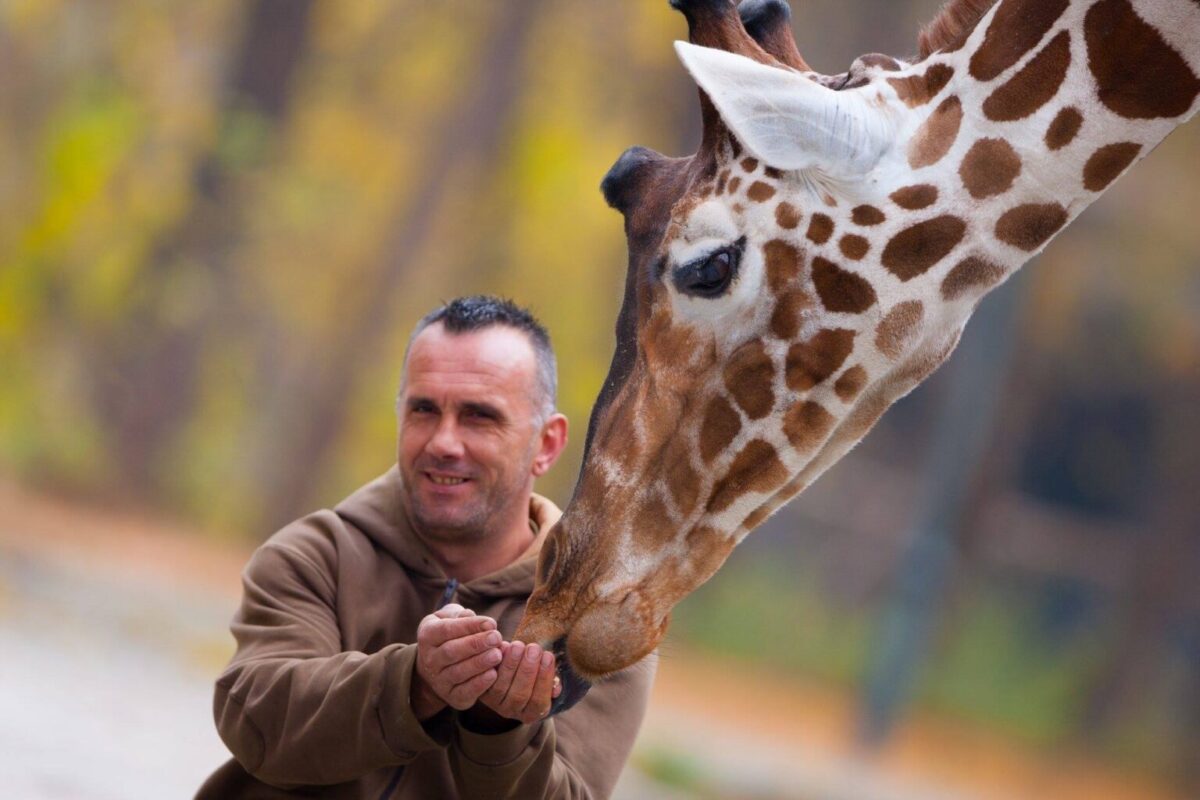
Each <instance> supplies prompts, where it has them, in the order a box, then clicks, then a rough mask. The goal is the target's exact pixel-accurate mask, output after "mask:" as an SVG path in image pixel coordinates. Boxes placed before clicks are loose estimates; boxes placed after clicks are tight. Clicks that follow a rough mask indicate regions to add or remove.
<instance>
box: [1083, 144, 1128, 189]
mask: <svg viewBox="0 0 1200 800" xmlns="http://www.w3.org/2000/svg"><path fill="white" fill-rule="evenodd" d="M1141 152H1142V146H1141V145H1140V144H1134V143H1133V142H1119V143H1117V144H1109V145H1105V146H1104V147H1101V148H1100V149H1099V150H1097V151H1096V152H1095V153H1092V157H1091V158H1089V159H1088V161H1087V164H1085V165H1084V167H1083V188H1085V189H1087V190H1088V191H1089V192H1103V191H1104V190H1105V189H1107V188H1108V186H1109V184H1111V183H1112V182H1113V181H1115V180H1116V179H1117V178H1118V177H1119V176H1120V174H1121V173H1122V172H1124V171H1125V170H1126V168H1128V167H1129V165H1130V164H1132V163H1133V162H1134V160H1135V159H1136V158H1137V157H1138V154H1140V153H1141Z"/></svg>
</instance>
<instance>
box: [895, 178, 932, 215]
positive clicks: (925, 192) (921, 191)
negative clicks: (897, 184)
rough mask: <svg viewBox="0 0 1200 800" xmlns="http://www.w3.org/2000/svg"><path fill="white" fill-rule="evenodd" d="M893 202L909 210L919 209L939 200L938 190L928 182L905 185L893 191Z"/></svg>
mask: <svg viewBox="0 0 1200 800" xmlns="http://www.w3.org/2000/svg"><path fill="white" fill-rule="evenodd" d="M891 198H892V202H893V203H895V204H896V205H898V206H900V207H901V208H903V209H905V210H908V211H919V210H920V209H922V208H928V207H929V206H931V205H933V204H934V203H936V202H937V199H938V190H937V187H936V186H933V185H931V184H928V183H919V184H917V185H915V186H905V187H903V188H901V189H897V190H896V191H894V192H892V195H891Z"/></svg>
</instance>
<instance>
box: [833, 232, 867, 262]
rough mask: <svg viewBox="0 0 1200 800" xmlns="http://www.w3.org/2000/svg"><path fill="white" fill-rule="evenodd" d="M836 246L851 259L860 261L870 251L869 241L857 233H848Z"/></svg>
mask: <svg viewBox="0 0 1200 800" xmlns="http://www.w3.org/2000/svg"><path fill="white" fill-rule="evenodd" d="M838 248H840V249H841V251H842V255H844V256H845V257H846V258H848V259H850V260H851V261H861V260H862V259H863V257H864V256H865V255H866V254H867V253H868V252H869V251H870V249H871V243H870V242H868V241H867V240H866V239H864V238H863V237H861V236H859V235H857V234H853V233H848V234H846V235H845V236H843V237H842V239H841V241H839V242H838Z"/></svg>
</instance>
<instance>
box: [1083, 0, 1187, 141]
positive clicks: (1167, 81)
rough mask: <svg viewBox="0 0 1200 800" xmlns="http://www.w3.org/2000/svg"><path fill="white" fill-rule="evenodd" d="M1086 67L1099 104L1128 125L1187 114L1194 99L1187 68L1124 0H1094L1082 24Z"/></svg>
mask: <svg viewBox="0 0 1200 800" xmlns="http://www.w3.org/2000/svg"><path fill="white" fill-rule="evenodd" d="M1084 36H1085V38H1086V40H1087V52H1088V67H1089V68H1090V69H1091V71H1092V77H1094V78H1095V79H1096V91H1097V92H1098V94H1099V96H1100V102H1102V103H1104V105H1105V106H1107V107H1108V108H1109V109H1110V110H1111V111H1112V112H1113V113H1115V114H1119V115H1120V116H1122V117H1126V118H1129V119H1160V118H1164V117H1178V116H1180V115H1182V114H1185V113H1187V111H1188V109H1190V108H1191V106H1192V102H1193V101H1195V99H1196V95H1197V94H1200V79H1197V77H1196V75H1195V73H1193V72H1192V70H1191V68H1190V67H1189V66H1188V64H1187V62H1186V61H1185V60H1184V59H1183V56H1181V55H1180V54H1179V53H1178V52H1176V51H1175V49H1174V48H1172V47H1171V46H1170V45H1169V44H1167V43H1166V42H1165V41H1164V40H1163V38H1162V36H1161V35H1160V34H1159V32H1158V31H1156V30H1155V29H1154V28H1152V27H1151V26H1150V25H1148V24H1146V22H1145V21H1143V20H1142V18H1141V17H1139V16H1138V15H1137V12H1135V11H1134V10H1133V6H1131V5H1130V4H1129V1H1128V0H1100V2H1098V3H1096V4H1095V5H1094V6H1092V7H1091V8H1090V9H1088V12H1087V16H1086V17H1085V18H1084Z"/></svg>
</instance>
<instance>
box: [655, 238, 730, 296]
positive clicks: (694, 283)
mask: <svg viewBox="0 0 1200 800" xmlns="http://www.w3.org/2000/svg"><path fill="white" fill-rule="evenodd" d="M745 246H746V238H745V237H742V238H741V239H739V240H737V241H736V242H735V243H733V244H731V245H729V246H728V247H722V248H721V249H720V250H717V251H715V252H712V253H709V254H708V255H706V256H704V257H703V258H698V259H696V260H695V261H689V262H688V263H687V264H684V265H683V266H681V267H677V268H676V269H675V271H674V273H672V276H671V277H672V280H674V282H675V288H677V289H679V291H680V292H682V293H683V294H686V295H691V296H692V297H720V296H721V295H723V294H725V291H726V290H727V289H728V288H729V284H731V283H733V279H734V278H736V277H737V271H738V264H739V263H740V262H741V260H742V250H743V248H744V247H745Z"/></svg>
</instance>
